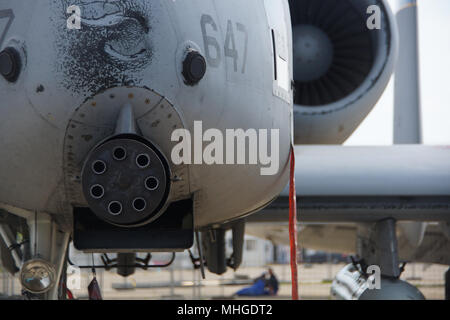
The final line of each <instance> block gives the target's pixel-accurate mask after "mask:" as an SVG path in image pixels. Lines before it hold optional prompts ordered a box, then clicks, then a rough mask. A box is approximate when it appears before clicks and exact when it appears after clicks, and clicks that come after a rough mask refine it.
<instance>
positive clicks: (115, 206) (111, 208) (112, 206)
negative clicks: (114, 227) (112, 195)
mask: <svg viewBox="0 0 450 320" xmlns="http://www.w3.org/2000/svg"><path fill="white" fill-rule="evenodd" d="M108 212H109V213H110V214H112V215H113V216H117V215H119V214H121V213H122V204H121V203H120V202H119V201H111V202H110V203H109V205H108Z"/></svg>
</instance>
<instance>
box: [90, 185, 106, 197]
mask: <svg viewBox="0 0 450 320" xmlns="http://www.w3.org/2000/svg"><path fill="white" fill-rule="evenodd" d="M104 195H105V189H104V188H103V186H101V185H100V184H96V185H93V186H92V187H91V197H92V198H94V199H101V198H103V196H104Z"/></svg>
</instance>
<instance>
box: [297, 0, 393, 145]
mask: <svg viewBox="0 0 450 320" xmlns="http://www.w3.org/2000/svg"><path fill="white" fill-rule="evenodd" d="M289 4H290V9H291V19H292V28H293V50H294V62H293V63H294V88H295V96H294V131H295V136H294V141H295V144H340V143H343V142H344V141H345V140H346V139H347V138H348V137H349V136H350V135H351V134H352V133H353V132H354V131H355V129H356V128H357V127H358V125H359V124H360V123H361V122H362V121H363V120H364V118H365V117H366V116H367V114H368V113H369V112H370V111H371V110H372V108H373V107H374V106H375V104H376V103H377V101H378V99H379V98H380V97H381V95H382V93H383V91H384V90H385V88H386V86H387V84H388V82H389V79H390V77H391V75H392V72H393V69H394V64H395V60H396V55H397V49H398V44H397V41H398V35H397V28H396V23H395V18H394V16H393V14H392V12H391V9H390V7H389V5H388V3H387V1H386V0H341V1H336V0H320V1H317V0H290V1H289Z"/></svg>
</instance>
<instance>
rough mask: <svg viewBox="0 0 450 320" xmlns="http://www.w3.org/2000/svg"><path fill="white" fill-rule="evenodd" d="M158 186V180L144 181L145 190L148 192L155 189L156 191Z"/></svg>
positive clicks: (148, 179) (151, 178) (150, 178)
mask: <svg viewBox="0 0 450 320" xmlns="http://www.w3.org/2000/svg"><path fill="white" fill-rule="evenodd" d="M158 186H159V180H158V179H157V178H155V177H148V178H147V179H145V187H146V188H147V190H149V191H154V190H156V189H158Z"/></svg>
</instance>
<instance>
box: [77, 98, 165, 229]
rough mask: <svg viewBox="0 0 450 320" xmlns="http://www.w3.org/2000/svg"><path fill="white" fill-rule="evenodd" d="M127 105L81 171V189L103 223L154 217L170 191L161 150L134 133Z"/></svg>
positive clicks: (125, 223) (138, 222) (126, 223)
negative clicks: (110, 133)
mask: <svg viewBox="0 0 450 320" xmlns="http://www.w3.org/2000/svg"><path fill="white" fill-rule="evenodd" d="M133 121H134V117H133V115H132V109H131V106H129V105H126V106H124V107H123V109H122V112H121V114H120V116H119V119H118V123H117V129H116V135H114V136H112V137H110V138H108V139H106V140H105V141H102V142H101V143H99V144H98V145H97V146H96V147H95V148H94V149H93V150H92V151H91V152H90V154H89V155H88V157H87V159H86V161H85V163H84V166H83V170H82V174H81V176H82V186H83V193H84V196H85V198H86V201H87V203H88V204H89V207H90V209H91V210H92V211H93V212H94V213H95V214H96V215H97V217H98V218H100V219H101V220H103V221H106V222H108V223H111V224H114V225H117V226H123V227H130V226H138V225H142V224H145V223H149V222H151V221H153V220H155V219H156V218H158V217H159V216H160V215H161V213H162V212H163V210H162V209H163V208H164V207H165V205H166V202H167V198H168V195H169V190H170V169H169V165H168V163H167V160H166V159H165V157H164V155H163V154H162V152H160V151H159V150H158V148H157V147H156V146H154V145H153V144H152V143H151V142H150V141H148V140H147V139H145V138H143V137H141V136H140V135H138V134H137V133H136V129H135V126H134V123H133Z"/></svg>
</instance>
